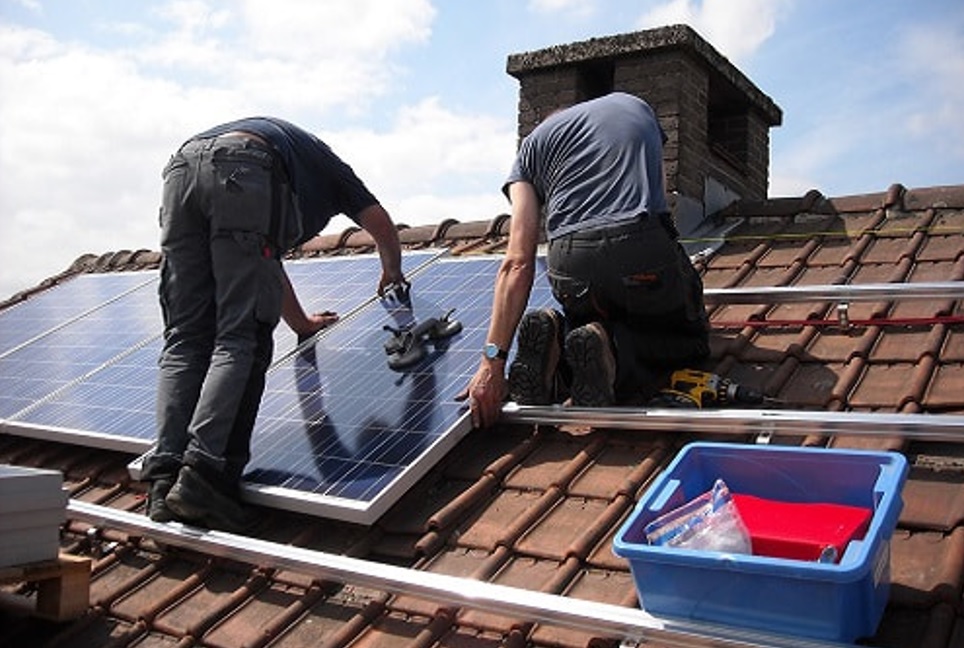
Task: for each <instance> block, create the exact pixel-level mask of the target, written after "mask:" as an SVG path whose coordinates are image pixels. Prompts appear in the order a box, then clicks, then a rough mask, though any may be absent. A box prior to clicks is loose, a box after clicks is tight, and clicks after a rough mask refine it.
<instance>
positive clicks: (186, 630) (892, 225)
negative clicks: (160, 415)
mask: <svg viewBox="0 0 964 648" xmlns="http://www.w3.org/2000/svg"><path fill="white" fill-rule="evenodd" d="M719 217H720V218H721V219H724V220H733V219H741V220H740V221H739V222H740V224H739V226H738V227H737V228H736V229H735V230H733V231H732V232H730V234H728V235H727V238H726V241H725V242H724V244H723V245H722V247H720V248H719V250H718V251H717V252H716V253H715V254H712V255H708V256H706V257H704V258H703V259H702V260H701V261H699V262H698V267H699V269H700V271H701V272H702V274H703V277H704V280H705V284H706V287H707V288H710V289H717V288H734V287H748V286H758V287H768V286H805V285H812V284H867V283H879V282H895V283H902V282H911V283H915V282H925V281H961V280H964V185H960V186H952V187H932V188H922V189H910V190H908V189H905V188H904V187H901V186H899V185H895V186H893V187H890V188H888V190H886V191H883V192H880V193H875V194H866V195H859V196H846V197H840V198H826V197H824V196H822V195H820V194H819V193H818V192H816V191H811V192H809V193H807V194H806V195H804V196H801V197H797V198H784V199H777V200H767V201H756V202H739V203H736V204H734V205H732V206H731V207H730V208H728V209H727V210H726V211H725V212H724V213H722V214H720V215H719ZM506 230H507V217H506V216H505V215H500V216H498V217H496V218H495V219H493V220H491V221H487V222H473V223H458V222H455V221H451V220H449V221H445V222H443V223H440V224H439V225H437V226H424V227H412V228H404V229H402V230H401V233H400V234H401V238H402V240H403V242H404V244H405V245H406V246H407V247H409V248H412V249H419V248H424V247H433V246H444V247H448V248H450V249H451V250H452V251H453V252H454V253H456V254H482V253H491V252H499V251H501V250H502V249H503V248H504V244H505V235H506ZM371 245H372V242H371V239H370V238H369V237H368V236H367V235H366V234H365V233H364V232H360V231H356V230H346V231H344V232H341V233H335V234H326V235H323V236H319V237H318V238H316V239H315V240H313V241H312V242H311V243H310V244H309V245H307V246H306V248H305V250H304V251H303V252H302V254H303V255H305V256H326V255H347V254H356V253H359V252H366V251H369V250H370V249H371ZM157 262H158V254H157V253H155V252H151V251H147V250H138V251H134V252H117V253H113V254H108V255H103V256H100V257H97V256H84V257H81V258H80V259H78V260H77V261H76V262H75V263H74V264H73V266H71V268H69V269H68V270H67V271H65V272H64V273H63V274H61V275H58V276H57V277H53V278H51V279H50V280H48V281H47V282H44V284H42V285H40V286H37V287H35V288H33V289H30V290H27V291H24V292H23V293H20V294H18V295H15V296H14V297H13V298H12V299H10V300H8V301H6V302H4V303H3V304H2V307H7V306H9V305H11V304H13V303H15V302H17V301H20V300H23V299H29V298H30V297H31V296H32V295H33V294H35V293H36V292H37V291H40V290H44V289H46V288H48V287H50V286H51V285H53V284H55V283H57V282H60V281H66V280H69V278H70V277H71V276H73V275H75V274H77V273H83V272H111V271H119V270H129V269H134V268H150V267H155V266H156V265H157ZM962 304H964V301H962V300H957V299H928V300H901V301H889V300H888V301H881V302H879V303H878V302H855V303H853V304H851V306H850V308H849V309H848V313H847V317H848V318H849V324H848V323H847V322H841V321H840V320H839V319H838V318H839V313H838V311H837V310H836V309H835V305H834V304H832V303H828V302H800V303H779V304H776V305H757V304H749V305H747V304H713V305H710V306H709V312H710V315H711V321H712V322H713V324H714V334H713V346H712V349H713V352H712V364H713V366H714V367H715V370H716V371H717V372H718V373H720V374H723V375H725V376H728V377H730V378H733V379H734V380H736V381H737V382H740V383H744V384H748V385H752V386H756V387H759V388H761V389H763V390H764V391H765V392H766V393H767V394H768V395H770V396H773V397H776V398H779V399H781V400H782V401H784V402H785V403H786V406H787V407H791V408H795V409H810V410H828V411H837V412H855V413H856V412H895V413H896V412H902V413H929V414H934V415H941V414H962V413H964V305H962ZM699 438H707V437H706V436H705V435H703V434H701V433H700V432H699V430H698V429H695V428H694V429H692V430H688V431H678V432H652V431H649V432H643V431H625V430H604V429H599V430H592V431H580V430H567V429H559V428H557V427H553V426H526V425H503V426H501V427H499V428H497V429H496V430H494V431H491V432H487V433H486V434H479V433H473V434H470V435H469V436H468V437H466V438H465V439H464V440H463V441H462V442H461V443H460V444H458V446H456V448H455V449H453V450H452V451H451V452H450V453H449V455H448V456H447V457H446V458H445V459H444V460H443V461H442V462H441V463H440V464H439V465H438V466H436V467H435V468H434V469H433V470H432V471H431V472H430V473H429V474H428V475H427V476H426V477H425V478H423V479H422V480H421V481H420V482H419V483H418V484H417V485H416V486H415V487H414V488H413V489H412V490H411V491H410V492H409V493H408V494H407V495H405V496H404V497H403V498H402V499H401V500H400V501H399V502H398V503H397V504H396V505H395V507H394V508H392V509H391V510H390V511H389V512H388V513H387V514H386V515H384V516H383V517H382V518H381V519H380V520H379V521H378V522H377V523H376V524H374V525H373V526H371V527H361V526H355V525H351V524H347V523H339V522H333V521H327V520H326V521H319V520H318V519H315V518H310V517H306V516H302V515H298V514H294V513H286V512H281V511H273V510H266V511H265V516H267V517H268V519H269V521H270V524H269V525H267V527H266V528H267V529H269V530H268V531H266V532H265V533H264V534H263V536H262V537H263V538H264V539H267V540H271V541H274V542H278V543H282V544H289V545H294V546H298V547H305V548H310V549H317V550H322V551H325V552H329V553H334V554H342V555H346V556H353V557H359V558H364V559H366V560H371V561H377V562H381V563H384V564H386V565H400V566H406V567H413V568H415V569H418V570H423V571H426V572H434V573H438V574H448V575H457V576H462V577H467V578H473V579H478V580H483V581H489V582H492V583H499V584H504V585H511V586H514V587H519V588H524V589H528V590H534V591H538V592H546V593H558V594H563V595H565V596H569V597H574V598H576V599H584V600H589V601H598V602H606V603H612V604H615V605H621V606H629V607H632V606H635V605H637V598H636V592H635V588H634V585H633V579H632V577H631V576H630V573H629V568H628V565H627V563H626V561H625V560H624V559H622V558H619V557H617V556H615V555H614V554H613V552H612V551H611V546H612V540H613V536H614V534H615V532H616V530H617V529H618V527H619V525H620V524H621V523H622V522H623V521H624V520H625V518H626V516H627V515H628V513H629V512H630V511H631V510H632V508H633V505H634V502H635V501H636V499H637V498H638V497H639V496H640V494H641V493H642V492H643V490H644V489H645V487H646V486H647V484H648V483H649V482H650V480H651V479H652V478H653V477H654V476H655V475H656V474H658V473H659V471H660V470H661V469H662V468H664V467H665V466H666V465H667V464H668V462H669V461H670V460H671V459H672V458H673V457H674V456H675V454H676V452H677V451H678V450H679V449H680V448H681V447H682V446H683V445H684V444H685V443H687V442H688V441H691V440H693V439H699ZM746 440H747V441H748V442H752V441H753V440H754V439H753V438H751V437H747V439H746ZM772 442H773V443H780V444H790V445H800V444H803V445H830V446H835V447H851V448H853V447H860V448H873V449H890V450H896V451H900V452H902V453H904V455H905V456H906V457H907V458H908V460H909V463H910V465H911V467H912V468H911V472H910V475H909V477H908V481H907V484H906V487H905V488H904V491H903V499H904V507H903V510H902V512H901V514H900V520H899V524H898V529H897V531H896V533H895V535H894V538H893V542H892V560H891V579H892V583H893V585H892V588H891V596H890V601H889V604H888V607H887V610H886V614H885V617H884V620H883V622H882V623H881V625H880V627H879V629H878V631H877V634H876V635H875V636H874V637H871V638H868V639H865V640H862V642H861V643H862V644H865V645H871V646H881V647H890V646H910V645H914V646H924V647H928V648H951V647H953V646H961V645H964V605H962V603H964V598H962V590H964V441H962V442H961V443H952V442H947V441H941V442H938V441H922V440H909V439H906V438H901V437H857V436H847V435H837V436H835V437H832V438H826V437H820V436H816V435H810V436H800V437H775V438H774V439H773V441H772ZM129 460H130V456H128V455H125V454H121V453H115V452H111V451H107V450H97V449H89V448H75V447H68V446H65V445H61V444H58V443H53V442H45V441H38V440H29V439H23V438H18V437H13V436H6V435H0V462H2V463H11V464H19V465H25V466H38V467H45V468H55V469H59V470H61V471H63V473H64V475H65V480H66V484H67V486H68V488H69V490H70V495H71V497H72V498H76V499H78V500H80V501H83V502H90V503H96V504H100V505H104V506H108V507H111V508H114V509H119V510H124V511H132V512H141V511H143V507H144V485H143V484H141V483H138V482H135V481H132V480H131V478H130V477H129V476H128V473H127V470H126V465H127V463H128V461H129ZM62 546H63V548H64V549H65V550H66V551H69V552H72V553H78V554H82V555H89V556H91V557H93V577H92V586H91V607H90V610H89V612H88V614H87V615H85V616H84V617H82V618H81V619H79V620H77V621H74V622H68V623H63V624H55V623H52V622H48V621H42V620H39V619H36V618H33V617H30V616H26V615H22V614H18V613H15V612H11V611H0V644H2V645H28V644H32V645H41V644H42V645H49V646H57V647H70V646H85V647H87V646H110V647H112V648H113V647H121V646H134V645H136V646H139V647H143V646H179V647H182V646H183V647H187V646H192V645H203V646H211V647H222V646H223V647H225V648H227V647H235V646H248V647H252V648H253V647H260V646H269V645H270V646H272V647H284V648H295V647H301V646H316V645H332V646H343V645H349V644H350V645H352V646H409V647H415V646H435V645H438V646H472V647H476V646H478V647H482V646H493V645H508V646H523V645H528V646H587V645H602V644H605V643H607V642H605V641H602V639H601V638H596V637H593V636H592V633H587V632H583V631H578V630H572V629H566V628H564V627H561V626H554V625H547V624H540V623H535V622H533V621H532V620H529V619H518V618H511V617H509V616H504V615H501V614H497V613H492V612H486V611H482V610H477V609H473V608H471V607H461V608H460V607H457V606H451V605H444V604H439V603H435V602H432V601H428V600H424V599H422V598H419V597H418V596H415V595H409V594H403V595H397V596H395V595H391V594H390V593H388V592H386V591H381V590H379V589H373V588H371V587H366V586H363V585H359V584H353V583H352V582H344V583H342V582H329V581H325V580H321V579H319V578H316V577H312V576H309V575H306V574H303V573H299V572H298V571H294V570H289V569H272V568H270V567H256V566H252V565H249V564H244V563H242V562H236V561H232V560H228V559H225V558H220V557H217V556H213V555H205V554H204V553H201V552H197V551H189V550H185V549H177V548H175V547H171V546H163V545H161V544H158V543H156V542H153V541H151V540H150V539H149V538H147V537H138V536H136V535H132V534H128V533H125V532H121V531H118V530H114V529H111V528H109V526H107V527H104V528H97V529H92V528H91V527H90V526H89V525H88V524H86V523H84V522H81V521H79V520H71V521H69V522H68V524H67V525H66V526H65V528H64V531H63V534H62ZM3 589H4V590H5V591H6V592H7V593H11V592H12V593H20V594H27V595H30V594H32V590H31V589H30V587H29V586H27V585H23V584H15V585H6V586H3ZM608 643H610V644H615V643H618V641H613V640H610V641H609V642H608Z"/></svg>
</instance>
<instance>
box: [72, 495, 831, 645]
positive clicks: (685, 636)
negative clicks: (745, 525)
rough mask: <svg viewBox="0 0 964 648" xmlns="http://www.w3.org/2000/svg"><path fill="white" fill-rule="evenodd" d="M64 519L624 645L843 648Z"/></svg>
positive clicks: (117, 514) (265, 546)
mask: <svg viewBox="0 0 964 648" xmlns="http://www.w3.org/2000/svg"><path fill="white" fill-rule="evenodd" d="M67 511H68V517H69V518H71V519H75V520H80V521H83V522H86V523H88V524H91V525H93V527H94V528H95V529H100V528H105V527H106V528H112V529H118V530H121V531H124V532H126V533H128V534H132V535H141V536H147V537H150V538H152V539H154V540H155V541H158V542H161V543H166V544H168V545H172V546H178V547H183V548H187V549H191V550H194V551H199V552H203V553H205V554H208V555H211V556H216V557H220V558H227V559H230V560H235V561H240V562H245V563H248V564H251V565H257V566H260V567H266V568H273V569H290V570H292V571H296V572H299V573H302V574H306V575H309V576H312V577H315V578H322V579H327V580H334V581H339V582H345V583H349V584H351V585H357V586H364V587H373V588H375V589H378V590H380V591H385V592H391V593H393V594H407V595H410V596H415V597H419V598H423V599H428V600H432V601H435V602H438V603H441V604H442V605H445V606H449V607H450V606H452V605H453V604H456V605H459V606H462V607H467V608H471V609H475V610H483V611H486V612H491V613H495V614H503V615H508V616H515V617H520V618H523V619H526V620H528V621H533V622H539V623H545V624H549V625H557V626H559V625H561V626H566V627H570V628H575V629H578V630H581V631H583V632H593V633H598V634H599V635H600V636H604V637H616V638H622V639H625V640H626V641H628V642H638V643H647V642H649V641H659V642H665V643H666V645H673V646H681V647H692V648H724V647H730V648H843V646H844V644H840V643H835V642H829V641H823V640H818V639H808V638H803V637H792V636H787V635H777V634H771V633H767V632H762V631H756V630H750V629H745V628H738V627H731V626H723V625H716V624H703V623H697V622H689V621H676V620H668V619H662V618H658V617H654V616H652V615H650V614H648V613H646V612H645V611H644V610H641V609H636V608H629V607H623V606H618V605H611V604H607V603H599V602H596V601H587V600H583V599H573V598H567V597H565V596H558V595H555V594H546V593H543V592H536V591H530V590H524V589H520V588H516V587H508V586H505V585H498V584H495V583H488V582H483V581H477V580H474V579H470V578H460V577H457V576H450V575H448V574H438V573H432V572H425V571H419V570H416V569H407V568H404V567H398V566H395V565H388V564H381V563H376V562H373V561H368V560H362V559H359V558H352V557H349V556H341V555H337V554H331V553H325V552H321V551H315V550H311V549H305V548H302V547H295V546H292V545H285V544H279V543H275V542H268V541H266V540H260V539H257V538H248V537H245V536H240V535H234V534H230V533H224V532H220V531H208V530H206V529H199V528H196V527H191V526H186V525H181V524H178V523H169V524H160V523H157V522H152V521H151V520H150V519H149V518H147V517H146V516H144V515H140V514H137V513H131V512H129V511H121V510H117V509H112V508H109V507H105V506H98V505H96V504H89V503H87V502H82V501H80V500H76V499H71V500H70V501H69V502H68V504H67Z"/></svg>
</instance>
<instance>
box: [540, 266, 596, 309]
mask: <svg viewBox="0 0 964 648" xmlns="http://www.w3.org/2000/svg"><path fill="white" fill-rule="evenodd" d="M549 284H550V285H551V286H552V296H553V297H555V298H556V301H557V302H559V304H560V305H561V306H562V308H563V310H565V312H566V315H567V316H568V317H569V318H570V319H575V320H582V319H586V318H591V317H592V316H593V315H594V314H595V308H594V307H593V303H592V295H591V288H592V286H591V285H590V283H589V282H588V281H585V280H583V279H576V278H575V277H569V276H566V275H563V274H559V273H558V272H553V271H552V270H550V271H549Z"/></svg>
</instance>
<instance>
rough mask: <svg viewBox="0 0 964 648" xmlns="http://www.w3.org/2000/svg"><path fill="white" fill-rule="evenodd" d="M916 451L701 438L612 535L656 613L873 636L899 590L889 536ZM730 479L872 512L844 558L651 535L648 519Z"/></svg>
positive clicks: (780, 494) (750, 487)
mask: <svg viewBox="0 0 964 648" xmlns="http://www.w3.org/2000/svg"><path fill="white" fill-rule="evenodd" d="M907 470H908V469H907V460H906V459H905V458H904V457H903V455H901V454H898V453H891V452H869V451H858V450H853V451H851V450H829V449H824V448H799V447H777V446H759V445H740V444H728V443H692V444H689V445H687V446H686V447H684V448H683V449H682V450H681V451H680V453H679V454H678V455H677V456H676V458H675V459H674V460H673V462H672V463H671V464H670V465H669V466H668V467H667V468H666V470H665V471H663V472H662V473H661V474H660V475H658V476H657V478H656V479H655V480H654V482H653V483H652V484H651V485H650V487H649V488H648V489H647V490H646V492H645V493H644V494H643V497H642V498H641V499H640V501H639V502H638V504H637V505H636V508H635V509H634V510H633V513H632V514H631V515H630V517H629V518H628V519H627V520H626V522H625V523H624V524H623V526H622V527H621V528H620V529H619V531H618V532H617V534H616V537H615V539H614V542H613V551H614V552H615V553H616V555H618V556H621V557H623V558H626V559H627V560H628V561H629V565H630V569H631V570H632V574H633V580H634V581H635V584H636V589H637V591H638V593H639V598H640V604H641V606H642V607H643V608H644V609H645V610H646V611H647V612H649V613H651V614H654V615H657V616H667V617H677V618H683V619H692V620H698V621H706V622H713V623H724V624H728V625H736V626H743V627H748V628H755V629H759V630H766V631H770V632H777V633H781V634H790V635H798V636H803V637H813V638H818V639H829V640H835V641H848V642H849V641H854V640H855V639H857V638H859V637H865V636H871V635H873V634H874V632H876V629H877V624H878V623H880V618H881V616H882V615H883V612H884V608H885V607H886V605H887V597H888V595H889V593H890V539H891V537H892V536H893V533H894V529H895V528H896V526H897V518H898V516H899V515H900V510H901V508H902V506H903V501H902V500H901V497H900V494H901V489H902V488H903V484H904V481H905V480H906V478H907ZM717 478H720V479H723V480H724V481H725V482H726V484H727V485H728V486H729V488H730V490H731V491H732V492H734V493H746V494H750V495H756V496H759V497H766V498H770V499H775V500H781V501H785V502H829V503H836V504H847V505H851V506H863V507H866V508H871V509H872V510H873V511H874V513H873V517H872V519H871V521H870V527H869V529H868V530H867V533H866V535H865V536H864V538H863V539H862V540H854V541H852V542H850V543H849V544H848V546H847V549H846V550H845V551H844V554H843V556H841V558H840V560H839V562H837V563H835V564H825V563H816V562H805V561H801V560H792V559H786V558H771V557H765V556H752V555H746V554H725V553H720V552H715V551H700V550H694V549H678V548H673V547H660V546H653V545H650V544H648V543H647V542H646V536H645V534H644V532H643V529H644V528H645V526H646V525H647V524H648V523H649V522H651V521H652V520H654V519H655V518H657V517H659V516H660V515H662V514H663V513H666V512H668V511H671V510H673V509H674V508H676V507H678V506H680V505H681V504H683V503H685V502H687V501H689V500H691V499H693V498H694V497H697V496H699V495H700V494H702V493H704V492H706V491H708V490H710V488H712V486H713V482H714V481H715V480H716V479H717Z"/></svg>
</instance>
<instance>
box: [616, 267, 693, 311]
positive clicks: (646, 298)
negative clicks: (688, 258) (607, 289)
mask: <svg viewBox="0 0 964 648" xmlns="http://www.w3.org/2000/svg"><path fill="white" fill-rule="evenodd" d="M619 287H620V290H621V291H622V300H623V305H624V308H625V309H626V311H627V312H629V313H631V314H633V315H654V314H662V313H669V312H672V311H676V310H678V309H679V308H680V307H681V306H682V305H683V302H684V301H685V300H686V294H685V293H684V290H686V288H685V287H684V285H683V280H682V276H681V275H680V272H679V269H678V268H677V267H674V266H673V265H672V264H670V265H665V266H659V267H654V268H647V269H640V270H638V271H635V272H632V273H630V274H624V275H622V276H621V277H620V278H619Z"/></svg>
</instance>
